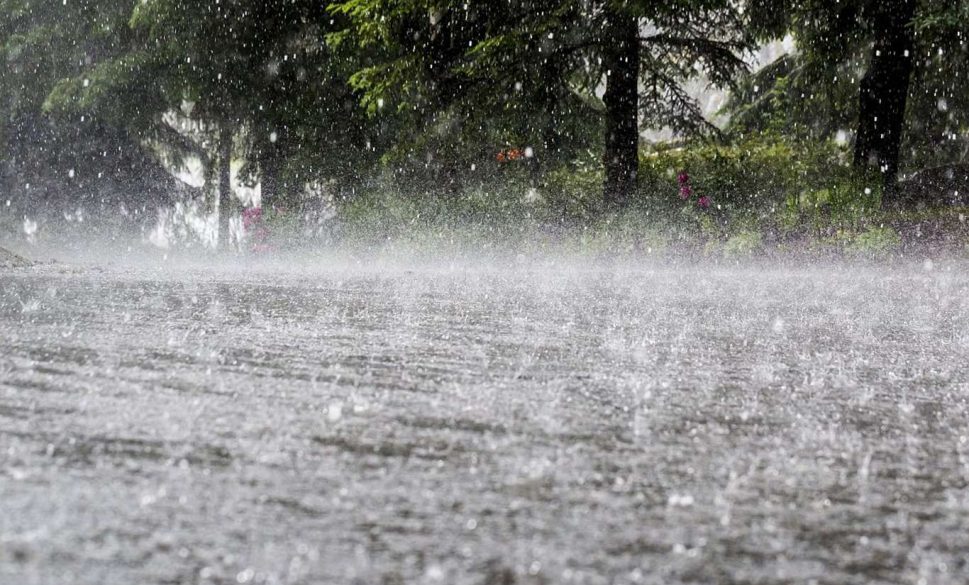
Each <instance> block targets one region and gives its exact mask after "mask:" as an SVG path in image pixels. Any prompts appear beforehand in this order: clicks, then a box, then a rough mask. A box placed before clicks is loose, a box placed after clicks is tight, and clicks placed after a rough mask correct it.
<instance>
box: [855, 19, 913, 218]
mask: <svg viewBox="0 0 969 585" xmlns="http://www.w3.org/2000/svg"><path fill="white" fill-rule="evenodd" d="M916 3H917V0H896V1H893V2H883V3H881V5H880V6H879V8H878V9H877V10H878V12H877V14H875V18H874V33H875V41H874V43H873V45H872V50H871V60H870V63H869V65H868V71H867V72H866V73H865V76H864V77H863V78H862V80H861V88H860V92H859V99H858V132H857V136H856V138H855V155H854V165H855V168H857V169H859V170H864V171H867V170H869V169H871V168H875V169H877V170H878V172H879V173H881V177H882V182H883V186H884V188H885V197H886V199H891V198H893V197H894V195H895V186H896V184H897V182H898V170H899V158H900V149H901V144H902V130H903V126H904V122H905V107H906V103H907V100H908V91H909V85H910V82H911V77H912V69H913V67H914V58H915V55H914V53H915V42H914V39H913V36H912V27H911V25H912V20H913V18H914V17H915V9H916Z"/></svg>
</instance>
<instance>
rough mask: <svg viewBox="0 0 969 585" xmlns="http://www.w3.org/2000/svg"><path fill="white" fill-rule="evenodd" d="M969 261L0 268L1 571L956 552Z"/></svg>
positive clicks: (838, 568)
mask: <svg viewBox="0 0 969 585" xmlns="http://www.w3.org/2000/svg"><path fill="white" fill-rule="evenodd" d="M967 358H969V270H967V266H966V265H965V264H955V265H948V266H944V265H941V264H940V265H939V266H934V267H930V266H922V265H921V264H918V265H913V266H912V267H897V266H896V267H889V266H882V267H852V266H839V267H834V268H827V269H819V268H787V269H763V268H760V269H757V268H753V267H751V268H745V269H743V268H718V267H715V266H706V267H704V266H692V267H687V268H671V267H657V268H652V269H651V268H644V267H638V268H637V267H622V266H610V267H598V268H596V267H589V266H587V267H585V268H575V267H573V268H569V269H565V268H562V267H558V268H557V267H555V266H547V265H546V266H543V267H542V268H535V269H529V268H528V267H526V266H519V267H516V268H512V269H507V270H503V269H498V268H494V267H491V268H487V267H483V268H467V267H464V268H461V267H457V268H444V267H438V268H426V267H425V268H418V269H414V270H404V269H399V268H398V269H394V268H389V269H386V270H381V269H377V268H375V267H369V268H359V269H354V268H349V269H339V270H337V269H334V270H332V271H325V270H320V271H317V272H315V273H313V274H299V273H298V272H296V271H293V272H285V273H284V272H279V273H275V272H268V271H255V272H240V271H236V272H227V271H223V272H219V271H205V270H164V271H162V270H147V269H141V270H120V269H118V270H107V271H103V272H92V271H80V272H74V271H64V270H58V269H56V268H55V267H43V268H41V269H30V270H6V271H2V272H0V583H3V584H11V585H14V584H16V585H31V584H43V585H47V584H50V585H55V584H56V585H60V584H64V585H67V584H70V585H112V584H118V585H122V584H125V585H129V584H139V585H147V584H171V585H175V584H179V585H180V584H228V583H265V584H329V583H333V584H341V583H352V584H361V585H364V584H368V585H369V584H403V583H420V584H423V583H442V584H469V585H485V584H489V585H491V584H493V585H510V584H559V583H588V584H606V583H617V584H624V583H648V584H656V585H659V584H678V583H757V584H775V583H776V584H787V583H819V584H825V583H829V584H854V583H857V584H866V583H911V584H917V583H926V584H948V583H953V584H955V583H966V582H969V555H967V552H966V551H969V490H967V486H969V359H967Z"/></svg>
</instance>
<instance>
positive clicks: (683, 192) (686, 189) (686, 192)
mask: <svg viewBox="0 0 969 585" xmlns="http://www.w3.org/2000/svg"><path fill="white" fill-rule="evenodd" d="M690 195H693V189H692V188H690V186H689V185H683V186H682V187H680V199H689V198H690Z"/></svg>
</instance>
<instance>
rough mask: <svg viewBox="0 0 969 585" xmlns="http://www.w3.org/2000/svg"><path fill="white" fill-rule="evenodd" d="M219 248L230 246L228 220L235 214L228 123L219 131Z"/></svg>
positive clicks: (230, 131)
mask: <svg viewBox="0 0 969 585" xmlns="http://www.w3.org/2000/svg"><path fill="white" fill-rule="evenodd" d="M218 160H219V162H218V165H219V247H220V248H222V249H226V250H227V249H228V248H229V246H230V245H231V243H232V242H231V238H230V234H229V220H230V219H231V218H232V216H233V215H234V212H235V209H234V208H235V206H234V205H233V204H232V182H231V181H232V167H231V164H232V129H231V128H229V125H228V123H226V124H223V126H222V129H221V130H220V131H219V156H218Z"/></svg>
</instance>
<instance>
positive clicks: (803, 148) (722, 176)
mask: <svg viewBox="0 0 969 585" xmlns="http://www.w3.org/2000/svg"><path fill="white" fill-rule="evenodd" d="M847 154H848V153H847V152H846V151H845V150H844V149H843V148H842V147H840V146H838V145H836V144H834V143H832V142H824V143H807V142H795V141H791V140H789V139H783V138H779V137H775V136H770V135H760V136H756V137H751V138H748V139H747V140H745V141H744V142H741V143H737V144H729V145H724V144H715V143H698V144H694V143H691V144H687V145H683V146H679V147H662V148H656V149H654V150H652V151H649V152H645V153H644V154H643V156H642V157H641V161H640V195H639V198H638V199H639V202H638V203H639V205H641V206H643V207H646V208H649V209H653V210H655V211H656V212H659V213H664V212H665V214H666V215H667V217H670V218H675V217H677V215H682V213H679V214H678V213H677V210H682V209H683V208H695V207H696V205H695V201H696V198H697V197H700V196H707V197H709V198H710V200H711V203H712V207H713V209H714V210H715V211H716V212H717V213H718V214H719V217H720V219H721V223H722V224H723V227H724V232H725V233H724V234H723V235H724V236H727V235H728V234H730V233H737V232H739V231H742V230H743V229H746V227H747V226H750V225H756V226H760V227H763V228H766V229H768V230H771V231H776V232H779V233H781V234H787V233H789V232H791V231H796V230H798V229H807V228H810V227H816V224H817V223H818V222H827V223H831V222H835V223H839V222H845V223H852V224H854V223H856V222H857V221H858V219H859V217H860V216H863V215H864V214H865V213H867V212H870V211H871V210H873V209H877V207H878V205H879V203H880V193H879V191H878V190H877V189H876V188H874V184H875V181H870V182H869V181H864V180H862V181H859V180H858V179H857V178H856V177H855V175H854V171H853V169H852V168H851V167H850V165H849V164H848V163H849V161H848V156H847ZM680 171H686V172H687V173H688V174H689V175H690V183H691V186H692V188H693V191H694V196H693V198H692V199H691V200H690V201H688V202H686V203H684V201H683V200H682V199H680V198H679V196H678V192H679V185H678V184H677V174H678V173H679V172H680ZM868 183H870V184H871V185H872V186H868Z"/></svg>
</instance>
